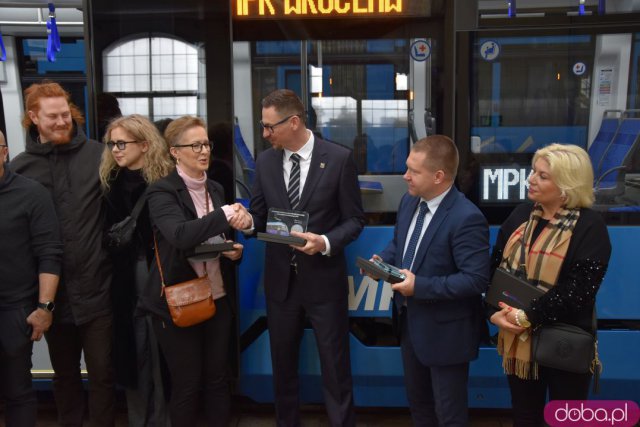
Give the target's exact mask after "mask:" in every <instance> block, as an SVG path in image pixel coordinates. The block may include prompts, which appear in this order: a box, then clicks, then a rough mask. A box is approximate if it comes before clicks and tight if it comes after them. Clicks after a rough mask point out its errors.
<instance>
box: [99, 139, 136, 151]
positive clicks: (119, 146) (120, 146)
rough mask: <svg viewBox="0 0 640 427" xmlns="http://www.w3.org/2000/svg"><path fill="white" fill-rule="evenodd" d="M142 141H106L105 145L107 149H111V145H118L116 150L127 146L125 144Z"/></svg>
mask: <svg viewBox="0 0 640 427" xmlns="http://www.w3.org/2000/svg"><path fill="white" fill-rule="evenodd" d="M141 142H142V141H107V142H106V144H107V147H109V150H113V147H114V146H115V147H118V150H124V149H125V148H127V144H140V143H141Z"/></svg>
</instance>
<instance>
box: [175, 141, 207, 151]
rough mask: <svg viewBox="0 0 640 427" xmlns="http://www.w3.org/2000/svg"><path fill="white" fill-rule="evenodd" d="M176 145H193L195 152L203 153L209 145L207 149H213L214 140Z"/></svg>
mask: <svg viewBox="0 0 640 427" xmlns="http://www.w3.org/2000/svg"><path fill="white" fill-rule="evenodd" d="M174 147H178V148H182V147H191V149H192V150H193V152H194V153H201V152H202V149H203V148H204V147H207V149H208V150H209V151H211V150H212V149H213V142H210V141H207V142H194V143H193V144H182V145H174Z"/></svg>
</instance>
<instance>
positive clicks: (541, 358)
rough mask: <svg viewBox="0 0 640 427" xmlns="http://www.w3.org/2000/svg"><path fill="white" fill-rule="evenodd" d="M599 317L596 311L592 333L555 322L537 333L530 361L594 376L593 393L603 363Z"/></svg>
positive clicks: (537, 330) (535, 332)
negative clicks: (599, 346)
mask: <svg viewBox="0 0 640 427" xmlns="http://www.w3.org/2000/svg"><path fill="white" fill-rule="evenodd" d="M597 330H598V329H597V317H596V312H595V308H594V311H593V320H592V331H593V333H589V332H587V331H585V330H584V329H582V328H580V327H578V326H574V325H568V324H566V323H561V322H556V323H552V324H550V325H546V326H541V327H539V328H537V329H534V331H533V335H532V337H531V339H532V343H531V357H532V359H533V360H534V361H536V363H538V364H539V365H541V366H546V367H549V368H554V369H560V370H563V371H567V372H575V373H579V374H586V373H587V372H591V373H592V374H593V376H594V385H593V388H594V392H595V393H597V392H598V383H599V378H600V372H601V371H602V363H601V362H600V359H599V358H598V339H597Z"/></svg>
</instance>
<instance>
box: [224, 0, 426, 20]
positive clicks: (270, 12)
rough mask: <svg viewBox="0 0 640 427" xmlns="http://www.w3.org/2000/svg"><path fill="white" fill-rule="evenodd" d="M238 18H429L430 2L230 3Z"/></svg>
mask: <svg viewBox="0 0 640 427" xmlns="http://www.w3.org/2000/svg"><path fill="white" fill-rule="evenodd" d="M232 2H233V3H235V8H234V11H233V14H234V18H237V19H300V18H339V17H349V18H355V17H363V18H376V17H409V16H423V17H424V16H429V15H430V11H431V0H232Z"/></svg>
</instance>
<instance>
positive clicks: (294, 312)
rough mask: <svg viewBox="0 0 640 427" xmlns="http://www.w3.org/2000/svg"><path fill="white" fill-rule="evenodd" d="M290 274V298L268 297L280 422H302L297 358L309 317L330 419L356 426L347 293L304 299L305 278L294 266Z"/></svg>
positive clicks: (334, 423)
mask: <svg viewBox="0 0 640 427" xmlns="http://www.w3.org/2000/svg"><path fill="white" fill-rule="evenodd" d="M292 277H293V279H292V282H291V284H290V295H289V296H288V297H287V300H286V301H284V302H276V301H271V300H267V322H268V325H269V337H270V344H271V363H272V368H273V382H274V392H275V406H276V422H277V425H278V426H282V427H294V426H299V425H300V399H299V382H298V381H299V380H298V360H299V356H300V342H301V340H302V334H303V332H304V326H305V317H306V318H308V319H309V321H310V322H311V326H312V327H313V331H314V334H315V338H316V344H317V346H318V353H319V356H320V368H321V370H322V392H323V396H324V401H325V406H326V408H327V414H328V416H329V424H330V425H331V426H333V427H337V426H355V424H356V417H355V411H354V406H353V385H352V379H351V360H350V355H349V311H348V306H347V297H346V295H345V297H344V298H342V299H340V300H337V301H328V302H323V303H317V302H308V301H305V299H304V297H303V295H302V288H301V287H302V286H304V283H298V282H297V281H296V279H295V275H294V274H293V272H292Z"/></svg>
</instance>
